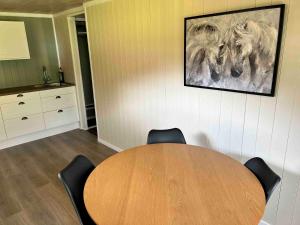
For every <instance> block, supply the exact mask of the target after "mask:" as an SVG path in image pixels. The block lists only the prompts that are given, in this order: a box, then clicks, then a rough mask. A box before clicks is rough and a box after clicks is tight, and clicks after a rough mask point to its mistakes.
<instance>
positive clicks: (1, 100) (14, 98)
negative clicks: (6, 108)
mask: <svg viewBox="0 0 300 225" xmlns="http://www.w3.org/2000/svg"><path fill="white" fill-rule="evenodd" d="M39 97H40V95H39V93H38V92H28V93H20V94H15V95H6V96H1V97H0V105H2V104H5V103H11V102H20V101H24V100H27V99H38V98H39Z"/></svg>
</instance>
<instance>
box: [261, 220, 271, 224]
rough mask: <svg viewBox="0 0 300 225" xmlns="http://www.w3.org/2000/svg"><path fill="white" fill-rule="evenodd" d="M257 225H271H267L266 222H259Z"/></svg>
mask: <svg viewBox="0 0 300 225" xmlns="http://www.w3.org/2000/svg"><path fill="white" fill-rule="evenodd" d="M259 225H271V224H269V223H267V222H266V221H263V220H261V221H260V223H259Z"/></svg>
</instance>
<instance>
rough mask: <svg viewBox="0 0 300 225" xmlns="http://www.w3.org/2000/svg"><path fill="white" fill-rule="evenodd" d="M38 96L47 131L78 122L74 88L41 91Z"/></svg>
mask: <svg viewBox="0 0 300 225" xmlns="http://www.w3.org/2000/svg"><path fill="white" fill-rule="evenodd" d="M40 95H41V101H42V106H43V112H44V119H45V124H46V128H47V129H50V128H54V127H60V126H63V125H67V124H71V123H74V122H77V121H79V117H78V111H77V107H76V105H77V104H76V95H75V88H74V87H68V88H61V89H55V90H47V91H42V92H41V93H40Z"/></svg>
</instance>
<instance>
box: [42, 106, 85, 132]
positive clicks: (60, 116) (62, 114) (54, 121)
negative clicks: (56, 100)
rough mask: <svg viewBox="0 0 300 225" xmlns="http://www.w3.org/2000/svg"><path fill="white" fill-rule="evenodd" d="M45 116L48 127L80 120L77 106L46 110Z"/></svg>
mask: <svg viewBox="0 0 300 225" xmlns="http://www.w3.org/2000/svg"><path fill="white" fill-rule="evenodd" d="M44 118H45V124H46V128H47V129H49V128H54V127H59V126H62V125H67V124H70V123H74V122H76V121H78V120H79V119H78V113H77V108H76V107H71V108H65V109H59V110H55V111H52V112H46V113H44Z"/></svg>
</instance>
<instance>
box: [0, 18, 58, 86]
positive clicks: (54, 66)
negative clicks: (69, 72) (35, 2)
mask: <svg viewBox="0 0 300 225" xmlns="http://www.w3.org/2000/svg"><path fill="white" fill-rule="evenodd" d="M0 20H4V21H24V23H25V29H26V34H27V40H28V46H29V51H30V59H26V60H7V61H6V60H4V61H0V89H1V88H10V87H18V86H26V85H33V84H39V83H42V82H43V81H42V66H46V67H47V70H48V72H49V75H50V76H51V78H52V81H53V82H55V81H57V80H58V72H57V71H58V59H57V52H56V44H55V37H54V29H53V24H52V19H51V18H30V17H12V16H1V17H0Z"/></svg>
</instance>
